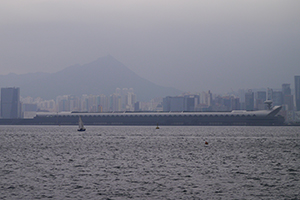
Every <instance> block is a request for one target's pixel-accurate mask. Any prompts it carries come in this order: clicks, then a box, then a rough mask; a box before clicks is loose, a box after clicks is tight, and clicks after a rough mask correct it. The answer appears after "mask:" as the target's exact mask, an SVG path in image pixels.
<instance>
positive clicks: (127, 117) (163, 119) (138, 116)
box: [11, 106, 284, 126]
mask: <svg viewBox="0 0 300 200" xmlns="http://www.w3.org/2000/svg"><path fill="white" fill-rule="evenodd" d="M280 109H281V106H275V107H274V108H273V109H270V110H259V111H243V110H236V111H232V112H111V113H82V112H68V113H39V114H37V115H36V117H34V118H33V119H23V120H19V121H18V120H15V122H12V123H11V124H35V125H76V124H77V123H78V119H79V116H80V117H81V119H82V121H83V122H84V124H85V125H157V124H158V125H196V126H197V125H198V126H202V125H214V126H216V125H246V126H248V125H249V126H252V125H257V126H260V125H261V126H272V125H277V126H279V125H284V118H283V117H282V116H280V115H277V114H278V112H279V111H280Z"/></svg>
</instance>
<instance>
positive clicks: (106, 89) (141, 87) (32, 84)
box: [0, 56, 181, 101]
mask: <svg viewBox="0 0 300 200" xmlns="http://www.w3.org/2000/svg"><path fill="white" fill-rule="evenodd" d="M0 87H20V91H21V95H22V96H23V97H26V96H31V97H41V98H43V99H55V98H56V97H57V96H59V95H65V94H69V95H77V96H80V95H82V94H94V95H98V94H105V95H110V94H112V93H114V92H115V90H116V88H120V89H122V88H128V89H129V88H133V89H134V93H135V94H136V95H137V99H138V100H139V101H148V100H150V99H152V98H155V97H165V96H168V95H179V94H180V93H181V91H180V90H178V89H175V88H170V87H163V86H159V85H156V84H154V83H152V82H150V81H148V80H146V79H144V78H141V77H140V76H138V75H137V74H135V73H134V72H133V71H131V70H130V69H128V68H127V67H126V66H125V65H124V64H122V63H121V62H119V61H118V60H116V59H115V58H113V57H112V56H105V57H101V58H99V59H97V60H95V61H93V62H91V63H88V64H85V65H73V66H70V67H67V68H65V69H63V70H61V71H59V72H56V73H40V72H39V73H28V74H21V75H17V74H12V73H11V74H8V75H0Z"/></svg>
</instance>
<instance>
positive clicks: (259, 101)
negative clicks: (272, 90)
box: [255, 91, 267, 110]
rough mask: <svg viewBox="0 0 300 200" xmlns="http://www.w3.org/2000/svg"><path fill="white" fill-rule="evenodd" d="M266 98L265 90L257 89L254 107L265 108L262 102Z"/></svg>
mask: <svg viewBox="0 0 300 200" xmlns="http://www.w3.org/2000/svg"><path fill="white" fill-rule="evenodd" d="M266 99H267V93H266V92H265V91H257V92H256V99H255V108H256V109H257V110H265V109H266V104H265V103H264V102H265V101H266Z"/></svg>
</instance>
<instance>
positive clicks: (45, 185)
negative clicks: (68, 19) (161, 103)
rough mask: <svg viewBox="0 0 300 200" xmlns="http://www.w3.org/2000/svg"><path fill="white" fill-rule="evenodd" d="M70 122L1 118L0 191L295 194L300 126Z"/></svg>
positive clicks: (10, 195) (31, 194) (24, 195)
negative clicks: (4, 122) (14, 122)
mask: <svg viewBox="0 0 300 200" xmlns="http://www.w3.org/2000/svg"><path fill="white" fill-rule="evenodd" d="M76 130H77V127H75V126H61V127H57V126H35V127H29V126H0V187H1V190H0V198H1V199H34V198H36V199H44V198H54V199H68V198H69V199H108V198H109V199H127V198H133V199H292V198H294V199H297V198H299V196H300V180H299V179H300V173H299V172H300V128H299V127H194V126H193V127H170V126H166V127H164V126H161V127H160V129H155V127H150V126H141V127H129V126H93V127H87V131H86V132H83V133H82V132H77V131H76ZM205 141H207V142H208V144H205Z"/></svg>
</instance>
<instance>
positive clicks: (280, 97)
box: [0, 76, 300, 121]
mask: <svg viewBox="0 0 300 200" xmlns="http://www.w3.org/2000/svg"><path fill="white" fill-rule="evenodd" d="M294 78H295V93H294V95H293V94H292V90H291V87H290V84H282V87H281V90H273V89H271V88H267V89H266V90H256V91H252V90H246V91H245V90H239V92H238V93H235V94H230V95H222V96H221V95H215V94H212V93H211V92H210V91H208V92H202V93H199V94H183V95H180V96H167V97H165V98H157V99H153V100H151V102H137V97H136V95H135V94H134V91H133V89H132V88H130V89H127V88H123V89H120V88H117V89H116V91H115V93H113V94H111V95H109V96H106V95H104V94H101V95H82V96H81V97H77V96H74V95H63V96H58V97H57V98H56V100H43V99H41V98H36V99H33V98H32V97H26V98H22V99H21V97H20V89H19V88H2V89H1V107H0V110H1V118H22V117H24V118H30V117H34V115H35V113H36V112H37V111H46V112H115V111H166V112H182V111H185V112H186V111H191V112H192V111H232V110H248V111H251V110H265V109H267V105H266V104H265V101H268V100H269V101H272V103H273V106H276V105H281V106H283V109H282V111H281V113H280V114H281V115H283V116H284V117H285V118H286V120H287V121H293V120H296V121H298V120H300V112H298V111H300V76H295V77H294ZM21 102H22V103H21Z"/></svg>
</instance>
